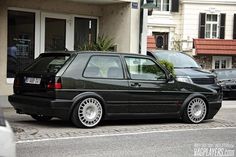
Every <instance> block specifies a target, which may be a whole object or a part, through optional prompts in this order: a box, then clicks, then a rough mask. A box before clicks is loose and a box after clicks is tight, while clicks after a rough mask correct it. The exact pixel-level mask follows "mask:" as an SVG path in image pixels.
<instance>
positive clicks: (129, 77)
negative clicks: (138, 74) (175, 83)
mask: <svg viewBox="0 0 236 157" xmlns="http://www.w3.org/2000/svg"><path fill="white" fill-rule="evenodd" d="M125 58H139V59H148V60H150V61H152V62H153V63H154V64H155V65H156V66H158V67H159V68H160V70H161V71H162V72H163V73H164V74H165V79H157V80H146V79H133V78H132V77H131V74H130V70H129V67H128V65H127V62H126V59H125ZM123 60H124V65H125V68H126V72H127V76H128V79H129V80H133V81H134V80H135V81H143V82H153V81H155V82H156V81H158V82H164V81H165V82H166V80H167V72H166V70H165V69H163V67H162V66H161V65H159V64H158V63H157V62H155V61H154V60H153V59H152V58H147V57H139V56H129V55H125V56H123Z"/></svg>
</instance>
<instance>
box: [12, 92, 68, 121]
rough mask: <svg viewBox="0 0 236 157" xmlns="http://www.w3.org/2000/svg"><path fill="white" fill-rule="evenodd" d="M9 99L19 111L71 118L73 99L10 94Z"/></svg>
mask: <svg viewBox="0 0 236 157" xmlns="http://www.w3.org/2000/svg"><path fill="white" fill-rule="evenodd" d="M8 100H9V102H10V103H11V105H12V106H13V107H14V108H15V110H16V112H17V113H22V114H28V115H33V114H36V115H44V116H52V117H58V118H61V119H65V120H67V119H69V116H70V115H69V114H70V108H71V105H72V101H71V100H64V99H49V98H39V97H33V96H22V95H15V94H13V95H10V96H8Z"/></svg>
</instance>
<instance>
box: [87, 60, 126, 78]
mask: <svg viewBox="0 0 236 157" xmlns="http://www.w3.org/2000/svg"><path fill="white" fill-rule="evenodd" d="M84 77H91V78H113V79H122V78H123V77H124V75H123V69H122V64H121V61H120V58H119V57H115V56H93V57H92V58H91V59H90V60H89V63H88V65H87V67H86V69H85V71H84Z"/></svg>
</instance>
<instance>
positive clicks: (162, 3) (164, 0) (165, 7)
mask: <svg viewBox="0 0 236 157" xmlns="http://www.w3.org/2000/svg"><path fill="white" fill-rule="evenodd" d="M156 2H157V10H158V11H170V0H157V1H156Z"/></svg>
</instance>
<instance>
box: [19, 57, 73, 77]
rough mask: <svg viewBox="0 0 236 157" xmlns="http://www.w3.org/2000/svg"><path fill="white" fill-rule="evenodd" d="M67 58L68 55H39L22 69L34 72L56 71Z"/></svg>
mask: <svg viewBox="0 0 236 157" xmlns="http://www.w3.org/2000/svg"><path fill="white" fill-rule="evenodd" d="M69 58H70V56H69V55H60V56H40V57H39V58H38V59H37V60H36V61H35V62H34V63H33V64H32V65H30V66H29V67H28V68H26V69H25V70H24V71H27V72H34V73H57V72H58V71H59V70H60V69H61V68H62V67H63V65H64V64H65V63H66V61H67V60H68V59H69Z"/></svg>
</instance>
